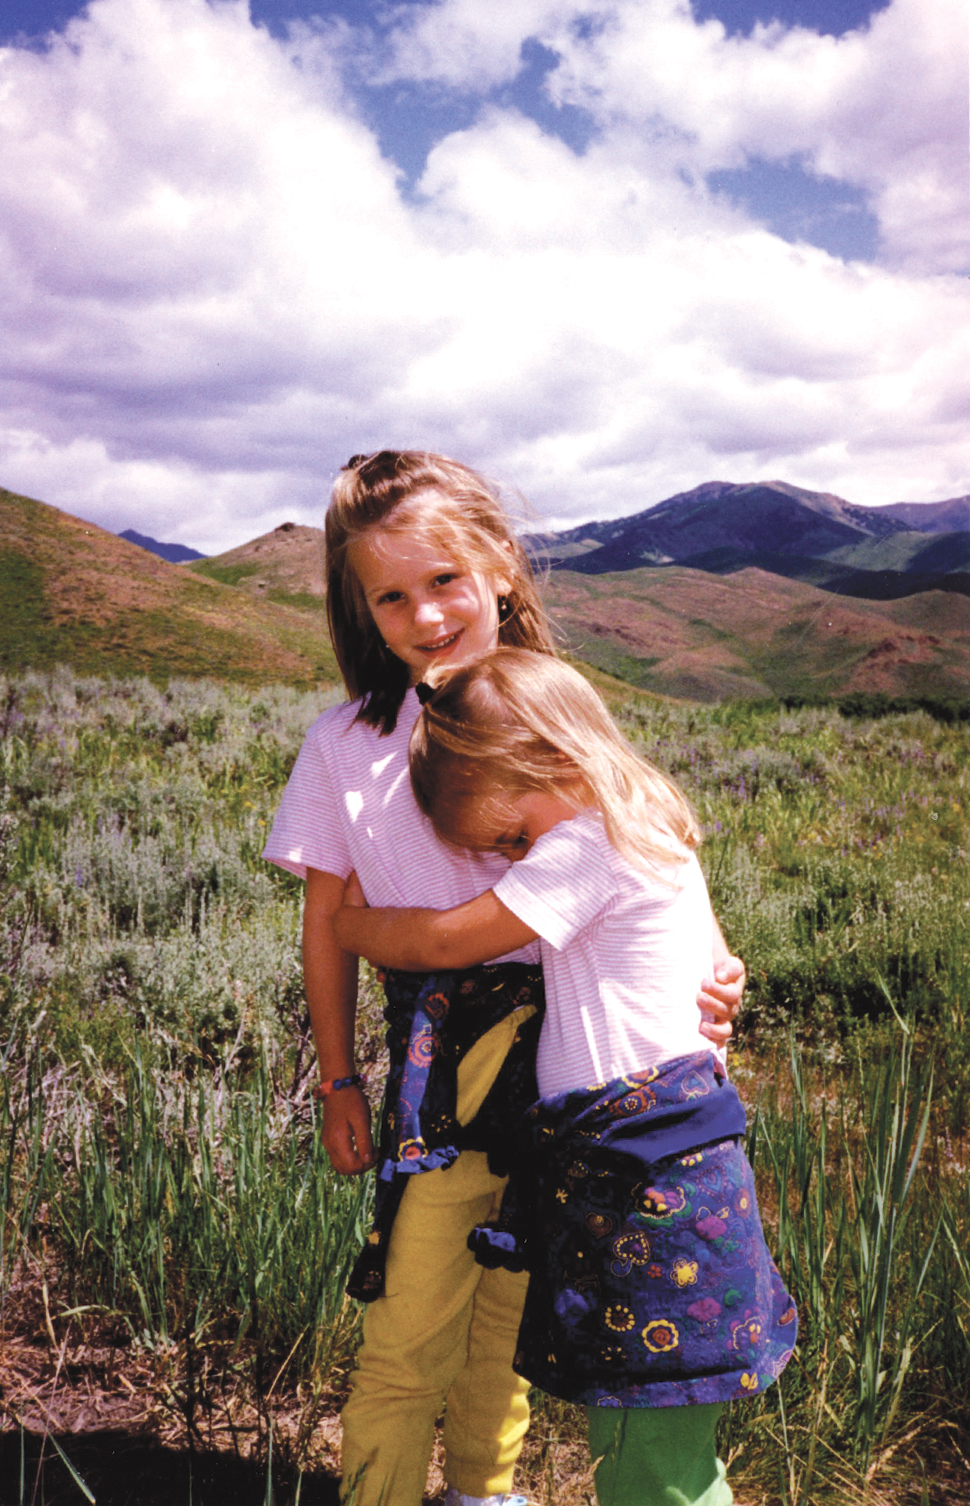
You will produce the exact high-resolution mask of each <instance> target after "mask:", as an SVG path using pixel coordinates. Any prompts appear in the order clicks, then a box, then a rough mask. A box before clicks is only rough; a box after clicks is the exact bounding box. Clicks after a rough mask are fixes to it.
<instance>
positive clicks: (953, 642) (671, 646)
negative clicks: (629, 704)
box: [546, 566, 970, 701]
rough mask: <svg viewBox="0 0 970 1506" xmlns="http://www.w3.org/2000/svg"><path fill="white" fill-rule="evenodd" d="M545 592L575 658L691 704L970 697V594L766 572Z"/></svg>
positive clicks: (559, 575)
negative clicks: (853, 593) (857, 585)
mask: <svg viewBox="0 0 970 1506" xmlns="http://www.w3.org/2000/svg"><path fill="white" fill-rule="evenodd" d="M546 599H547V602H548V605H549V609H550V614H551V616H552V618H553V621H554V622H555V623H556V625H557V627H558V629H559V632H560V635H561V639H562V641H563V642H564V645H565V646H566V647H567V648H568V649H569V650H570V652H571V653H573V654H574V655H575V656H576V657H578V658H580V659H582V660H584V661H585V662H586V663H588V664H592V665H595V666H596V667H597V668H599V669H601V670H604V671H605V672H607V673H608V674H611V675H615V676H617V677H618V678H620V679H624V680H627V681H628V682H629V683H631V684H633V685H638V686H640V687H641V688H642V689H645V690H651V691H654V692H657V693H659V694H662V695H672V696H682V697H686V698H688V699H691V700H699V701H718V700H724V699H730V698H734V697H748V696H769V695H778V696H781V695H811V696H816V695H832V696H836V695H843V694H846V693H848V692H851V691H863V692H872V693H875V692H882V693H885V694H886V695H889V696H901V697H905V696H911V697H913V696H916V697H918V696H937V697H941V698H943V699H954V700H958V701H967V700H970V597H967V596H964V595H959V594H945V593H943V592H940V591H931V592H927V593H923V594H919V595H911V596H908V597H906V598H905V599H902V600H897V601H878V602H875V601H864V600H853V599H852V598H849V597H845V596H839V595H835V594H833V593H831V592H828V591H821V590H819V589H817V588H816V587H813V586H810V585H806V584H804V583H803V582H801V581H793V580H786V579H783V578H780V577H779V576H777V575H769V574H767V573H766V572H764V571H762V570H757V569H751V568H748V569H744V570H740V571H737V572H735V573H732V574H731V575H727V576H712V575H708V574H704V573H702V572H700V571H698V570H690V569H686V568H684V567H681V566H672V567H668V568H666V569H662V570H656V569H650V568H646V569H639V570H628V571H624V572H622V573H618V574H612V575H611V574H602V575H599V574H597V575H593V574H582V573H579V572H577V571H575V570H572V569H561V570H556V571H554V572H553V573H552V574H551V575H550V576H549V578H548V581H547V583H546Z"/></svg>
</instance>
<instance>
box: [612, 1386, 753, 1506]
mask: <svg viewBox="0 0 970 1506" xmlns="http://www.w3.org/2000/svg"><path fill="white" fill-rule="evenodd" d="M723 1410H724V1408H723V1406H722V1404H721V1403H720V1402H714V1403H710V1404H707V1405H703V1406H697V1407H587V1408H586V1415H587V1417H588V1419H589V1451H590V1455H591V1456H592V1458H593V1460H594V1463H595V1465H596V1499H597V1500H598V1502H599V1506H731V1503H732V1501H733V1500H734V1496H733V1495H732V1493H731V1487H730V1485H728V1483H727V1480H726V1479H725V1478H724V1465H723V1464H722V1463H721V1461H720V1459H719V1458H718V1457H717V1451H716V1449H715V1447H714V1430H715V1428H716V1426H717V1419H718V1418H719V1417H720V1415H721V1413H722V1412H723Z"/></svg>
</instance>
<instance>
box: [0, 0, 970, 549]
mask: <svg viewBox="0 0 970 1506" xmlns="http://www.w3.org/2000/svg"><path fill="white" fill-rule="evenodd" d="M955 11H956V6H955V3H954V0H935V4H934V5H933V6H925V5H920V4H917V0H893V4H892V5H891V6H890V7H889V8H888V9H887V10H886V11H884V12H882V13H880V14H879V15H877V16H876V17H874V19H873V22H872V25H871V26H870V28H869V29H868V30H865V31H860V32H857V33H850V34H849V35H848V36H846V37H844V38H841V39H838V40H836V39H833V38H831V37H818V36H816V35H814V34H813V33H809V32H806V31H803V30H799V29H794V30H787V31H786V30H784V29H783V28H781V27H779V26H777V25H776V26H774V27H772V28H768V29H765V28H761V29H757V30H756V31H755V32H754V34H753V35H752V36H751V37H749V38H730V39H729V38H727V37H726V36H725V34H724V31H723V28H722V27H720V25H719V24H718V23H716V22H708V23H705V24H704V25H702V26H699V25H697V24H696V23H695V22H694V20H693V18H692V16H691V13H690V10H689V7H688V6H687V5H686V3H680V0H637V3H634V0H611V3H607V4H602V5H600V6H599V8H598V10H597V17H598V21H597V24H596V25H595V26H591V25H588V24H585V22H584V21H583V11H582V9H581V7H579V6H576V5H572V4H567V3H558V0H542V3H540V0H515V3H510V0H493V3H492V4H491V5H490V6H488V7H485V6H482V5H480V4H478V3H473V0H443V3H441V4H437V5H423V4H421V5H418V4H412V5H409V6H407V7H406V8H402V9H401V10H400V11H399V12H397V13H396V14H397V15H398V17H399V21H398V23H397V25H396V27H395V28H394V29H392V31H391V33H390V34H389V36H388V37H387V39H386V41H385V43H384V46H383V50H382V52H381V53H380V55H378V53H377V52H376V51H375V47H376V44H375V38H374V35H373V34H370V33H368V34H366V35H365V34H362V33H357V32H355V31H354V30H353V28H350V27H348V26H347V25H346V24H332V25H328V26H326V27H320V28H317V29H316V30H314V29H311V28H309V27H305V26H304V27H300V28H295V29H294V32H293V34H292V36H291V37H290V39H289V41H284V42H280V41H277V40H275V39H273V38H272V37H271V36H270V35H269V34H268V32H266V31H265V30H263V29H260V28H258V27H254V26H253V25H252V24H251V22H250V20H249V15H248V8H247V6H246V4H245V3H244V0H216V3H213V4H207V3H206V0H92V4H91V5H90V7H89V12H88V15H87V17H86V18H82V19H79V20H76V21H74V22H72V23H71V25H70V27H69V28H68V31H67V33H66V35H65V36H64V37H63V38H55V39H54V40H53V42H52V44H51V46H50V47H49V49H48V50H47V51H43V52H33V51H28V50H25V49H20V48H7V49H0V100H2V110H0V203H2V214H0V325H2V337H3V343H2V352H3V353H2V356H0V484H3V485H5V486H7V487H10V488H13V489H17V490H23V491H27V492H30V493H31V494H33V495H35V496H40V497H42V498H44V499H45V500H47V501H50V502H53V503H55V504H57V505H60V506H63V507H66V508H68V509H69V510H71V511H74V512H77V513H79V514H81V515H85V516H88V517H91V518H93V519H94V520H95V521H97V522H100V523H103V524H104V525H105V526H108V527H112V528H117V529H121V528H124V527H126V526H128V525H133V526H135V527H138V528H141V529H142V530H143V531H145V532H150V533H153V534H155V535H156V536H159V537H178V538H182V539H184V540H185V541H186V542H189V543H193V544H195V545H196V546H197V547H200V548H204V549H211V550H216V549H220V548H225V547H229V546H230V545H232V544H233V543H238V542H240V541H241V540H242V539H243V538H246V537H249V536H252V534H254V533H256V532H259V531H262V530H263V529H265V528H269V527H272V526H275V524H276V523H278V522H280V521H282V520H283V519H284V518H285V517H295V518H299V519H300V520H302V521H308V522H318V521H319V518H320V510H321V508H322V505H323V502H324V500H325V496H326V492H327V490H328V484H329V477H330V475H331V474H332V472H333V470H334V469H335V468H336V466H338V465H339V464H340V463H341V461H342V460H344V459H345V458H346V456H347V455H348V454H349V453H351V452H354V451H359V450H367V449H370V448H374V447H376V446H379V445H395V446H397V445H420V446H429V447H434V448H439V449H444V450H449V451H452V452H454V453H457V454H459V455H461V456H462V457H463V458H466V459H468V460H470V461H472V462H473V463H475V464H478V465H480V466H482V467H483V468H484V469H486V470H488V471H489V472H490V473H492V474H495V475H497V476H498V477H499V478H500V479H502V480H503V481H505V482H507V483H508V484H510V485H517V486H519V487H520V488H521V489H522V490H523V491H524V492H525V493H526V495H528V496H530V497H531V499H532V500H533V502H534V503H535V504H536V506H537V507H539V508H540V509H541V510H542V511H543V512H545V514H546V515H547V516H549V517H550V518H554V519H556V520H558V521H567V520H569V519H573V518H578V517H581V516H591V515H595V514H600V515H603V514H607V513H611V512H612V513H616V512H620V511H631V510H634V509H635V508H639V507H644V506H647V505H649V503H650V502H653V501H657V500H659V499H660V498H662V497H663V496H665V495H667V494H668V493H670V492H672V491H675V490H679V489H683V488H685V487H689V486H691V485H694V484H696V483H697V482H699V481H702V480H708V479H712V478H714V477H717V478H720V479H728V480H746V479H754V478H756V477H758V476H762V475H765V474H771V475H775V476H781V477H782V478H783V479H786V480H789V481H792V482H796V483H800V484H805V485H810V486H818V487H823V488H825V489H827V490H833V491H837V492H841V493H842V494H843V495H846V496H848V497H850V498H851V499H852V500H857V501H891V500H894V499H897V498H901V497H904V496H905V497H921V496H922V497H926V498H932V497H940V496H946V495H951V494H953V493H954V492H955V491H958V490H959V491H965V490H967V489H968V477H967V462H968V456H967V446H966V439H965V434H966V423H965V416H964V409H965V370H966V356H967V352H966V342H965V336H964V334H963V331H964V329H965V318H964V309H965V302H964V300H965V287H966V282H965V279H964V278H962V277H960V276H958V275H957V274H956V272H955V271H954V270H953V268H954V267H956V265H957V261H958V240H959V236H958V233H957V232H958V229H959V219H960V215H959V187H958V185H956V184H955V182H954V181H951V178H952V175H951V168H952V163H953V160H954V152H955V148H954V144H953V142H954V139H955V134H956V131H957V127H956V125H955V124H954V123H953V122H954V121H955V119H956V116H957V115H958V114H959V113H960V112H959V111H955V109H954V97H955V96H954V90H955V89H956V88H957V85H958V82H959V71H960V70H959V66H958V64H957V63H955V62H954V59H953V46H954V35H955V33H954V17H955ZM530 36H531V37H536V38H538V39H539V40H540V41H542V42H543V43H544V44H545V45H546V46H548V47H549V48H551V49H553V50H555V51H556V52H557V53H558V54H559V57H560V63H559V65H558V67H557V68H556V69H555V70H554V71H553V72H552V73H551V75H550V77H549V80H548V87H549V89H550V91H551V92H552V94H553V95H554V97H556V98H558V99H560V100H561V101H564V102H570V103H574V104H579V105H581V106H582V107H583V108H584V109H586V110H587V111H589V112H590V114H591V115H592V116H593V117H594V119H595V122H596V131H595V134H594V136H593V138H592V140H591V142H590V145H589V147H588V149H587V150H586V151H585V152H584V153H582V154H578V153H576V152H574V151H573V150H571V149H570V148H569V147H568V146H567V145H565V144H564V143H563V142H562V141H560V140H559V139H558V138H556V137H553V136H550V135H548V134H544V133H543V131H542V130H541V129H540V127H539V126H538V125H537V124H536V123H535V121H533V120H531V119H529V118H527V117H526V116H524V115H523V114H521V113H520V112H519V111H517V110H515V109H514V108H512V107H511V106H509V105H507V104H502V103H497V102H496V100H495V98H494V97H493V98H492V99H491V101H489V100H488V98H487V96H488V95H489V93H490V92H491V91H492V90H493V89H494V87H495V86H496V85H498V84H502V83H504V82H507V81H508V80H509V79H510V78H513V77H514V76H515V74H516V71H517V70H518V68H519V66H520V56H521V47H522V43H523V42H524V41H525V40H526V39H527V38H528V37H530ZM903 49H905V56H904V57H903V55H902V54H903ZM362 70H363V71H364V72H366V71H367V70H370V74H371V77H372V79H374V78H377V77H378V76H380V77H383V78H384V79H391V78H396V79H398V80H399V81H405V82H408V83H411V84H428V85H429V86H432V87H437V86H443V87H447V88H448V89H452V90H464V91H466V92H469V93H472V94H476V95H481V104H480V108H479V109H478V111H477V114H476V118H475V120H474V123H473V124H472V125H471V126H469V127H468V128H467V129H465V130H461V131H457V130H456V131H452V132H451V133H450V134H448V135H446V136H445V137H444V139H442V140H441V141H439V142H438V144H437V145H436V146H435V147H434V149H433V150H432V152H431V154H430V156H429V159H428V163H427V167H426V169H425V171H424V175H423V177H422V179H421V180H420V182H419V184H418V185H417V188H416V191H415V192H413V193H409V192H406V191H405V188H404V186H403V183H402V177H401V174H400V172H399V170H398V169H397V167H396V166H395V164H394V163H393V162H391V161H389V160H388V159H387V157H386V156H384V155H382V153H381V150H380V148H379V145H378V142H377V140H376V137H375V135H374V134H373V132H372V131H371V130H370V129H369V127H368V125H367V123H366V116H365V113H364V108H363V105H362V104H360V103H359V102H358V101H357V100H356V99H355V96H354V82H355V80H356V79H359V78H360V76H361V71H362ZM904 95H906V96H907V97H908V99H909V101H910V108H909V111H908V114H907V112H906V111H904V110H903V109H902V99H903V96H904ZM792 154H796V155H798V156H799V157H800V159H801V160H803V161H804V162H806V163H807V164H808V166H809V167H810V168H811V169H813V170H815V171H818V172H821V173H828V174H831V175H834V176H838V177H842V178H843V179H844V181H846V182H848V183H852V184H855V185H857V186H861V187H862V188H864V189H865V191H866V192H867V193H868V194H869V195H870V198H871V202H872V205H873V207H874V209H875V211H876V212H877V213H878V214H879V217H880V226H881V231H882V236H883V252H882V254H881V256H880V260H879V262H877V263H876V264H874V265H865V264H861V263H850V264H846V263H844V262H842V261H840V260H838V259H837V258H834V257H832V256H830V255H829V254H828V253H826V252H824V251H822V250H819V249H817V248H815V247H811V246H803V245H790V244H788V243H787V242H785V241H783V240H781V239H779V238H778V237H777V236H775V235H773V234H771V233H770V232H769V231H767V230H766V229H764V228H762V227H761V226H759V225H756V224H754V223H753V222H752V221H751V220H750V219H749V218H748V217H747V216H746V215H745V214H744V213H743V212H742V211H741V210H740V209H738V208H735V207H733V206H731V205H730V204H729V203H727V202H726V201H724V200H723V199H722V198H719V197H718V196H716V195H714V194H712V193H711V192H710V190H709V189H708V187H707V185H706V183H705V180H704V174H705V173H707V172H709V171H711V170H713V169H716V168H718V167H725V166H733V167H738V166H741V165H743V163H744V162H745V161H746V160H747V159H748V158H749V157H754V156H761V157H765V158H770V157H775V158H777V159H781V160H783V159H785V158H786V157H788V156H791V155H792Z"/></svg>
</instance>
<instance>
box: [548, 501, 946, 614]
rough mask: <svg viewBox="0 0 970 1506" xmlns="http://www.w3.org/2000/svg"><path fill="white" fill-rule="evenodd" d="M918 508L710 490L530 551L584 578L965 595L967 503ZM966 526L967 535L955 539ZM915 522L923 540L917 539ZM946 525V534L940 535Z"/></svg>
mask: <svg viewBox="0 0 970 1506" xmlns="http://www.w3.org/2000/svg"><path fill="white" fill-rule="evenodd" d="M924 506H925V508H928V509H929V511H928V512H921V511H920V504H911V503H899V504H893V505H892V506H890V507H876V508H873V507H860V506H858V505H856V504H854V503H851V502H846V501H845V500H844V499H843V498H841V497H836V496H833V495H832V494H831V493H828V492H812V491H807V490H806V489H804V488H802V487H797V486H790V485H788V484H787V483H786V482H782V481H770V482H759V483H757V484H753V485H734V484H732V483H730V482H725V481H712V482H706V483H704V485H702V486H699V487H696V488H695V489H694V490H693V491H689V492H680V493H678V494H677V495H676V496H674V497H669V498H668V499H667V500H666V501H665V502H660V503H658V504H657V506H655V507H651V508H648V509H647V510H646V511H644V512H639V513H635V514H633V515H632V516H631V517H626V518H616V519H612V520H611V521H609V522H608V523H594V524H586V525H581V526H580V527H578V528H572V529H566V530H565V531H563V532H562V533H557V534H548V535H545V536H542V537H540V538H536V539H533V540H532V544H533V547H534V548H535V549H536V552H538V553H540V554H544V555H545V556H546V557H547V558H548V559H549V561H550V563H551V564H552V565H553V567H554V568H557V569H560V568H565V569H569V570H574V571H578V572H580V573H582V574H586V575H600V574H608V573H615V572H618V571H626V570H634V569H640V568H643V567H644V566H654V567H658V566H664V567H669V566H670V565H674V564H676V565H682V566H686V567H688V568H690V569H695V570H703V571H706V572H709V573H710V574H714V575H733V574H735V573H736V572H737V571H739V570H743V569H748V568H756V569H760V570H763V571H767V572H769V573H770V574H773V575H780V576H783V577H785V578H787V579H789V580H800V581H803V582H805V583H807V584H810V585H815V586H818V587H820V588H821V589H823V590H828V591H833V592H836V593H837V594H839V595H849V596H858V597H862V598H870V599H874V600H892V599H894V598H897V597H900V596H906V595H913V594H917V593H919V592H923V591H928V590H943V591H955V592H957V593H959V594H964V595H966V594H970V570H968V566H970V551H968V548H967V546H968V544H970V514H968V499H966V498H954V499H952V500H951V501H950V502H940V503H929V504H925V505H924ZM900 509H902V510H903V512H902V514H900V513H899V510H900ZM965 517H966V518H967V529H968V531H966V532H964V531H962V530H959V531H952V529H953V528H958V525H959V524H960V522H961V520H963V519H964V518H965ZM920 522H922V523H925V524H926V525H927V527H926V529H925V530H924V529H919V530H917V527H916V525H917V524H918V523H920ZM947 523H949V524H951V525H952V528H951V531H949V532H943V531H942V529H943V527H944V525H945V524H947ZM931 534H932V535H934V537H933V539H932V541H931V539H930V537H929V535H931Z"/></svg>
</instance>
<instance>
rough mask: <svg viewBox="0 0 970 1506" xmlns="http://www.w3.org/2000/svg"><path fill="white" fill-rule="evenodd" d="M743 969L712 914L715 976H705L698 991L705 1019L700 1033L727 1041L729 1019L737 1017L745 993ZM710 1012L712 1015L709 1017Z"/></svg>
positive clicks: (719, 1043)
mask: <svg viewBox="0 0 970 1506" xmlns="http://www.w3.org/2000/svg"><path fill="white" fill-rule="evenodd" d="M745 982H746V973H745V968H744V963H743V962H742V961H741V958H740V957H732V955H731V953H730V952H729V951H728V949H727V942H726V941H725V940H724V933H723V932H722V930H721V927H720V925H719V924H718V921H717V917H716V916H715V917H714V976H713V978H708V979H705V981H704V983H703V984H702V992H701V993H699V994H698V995H697V1004H698V1008H699V1009H700V1010H701V1012H702V1014H703V1016H704V1019H703V1021H702V1023H701V1027H700V1029H701V1035H705V1036H707V1038H708V1040H711V1041H713V1042H714V1043H715V1045H718V1046H724V1045H726V1044H727V1042H728V1040H729V1039H730V1036H731V1021H732V1020H734V1019H736V1018H737V1015H738V1011H739V1010H740V1008H741V996H742V995H743V993H744V985H745ZM712 1016H713V1018H712Z"/></svg>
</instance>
